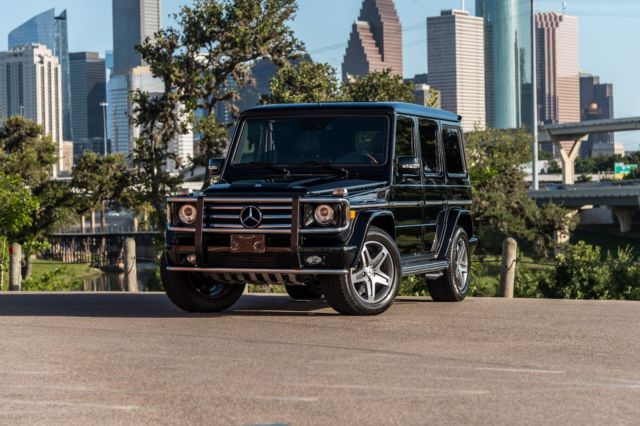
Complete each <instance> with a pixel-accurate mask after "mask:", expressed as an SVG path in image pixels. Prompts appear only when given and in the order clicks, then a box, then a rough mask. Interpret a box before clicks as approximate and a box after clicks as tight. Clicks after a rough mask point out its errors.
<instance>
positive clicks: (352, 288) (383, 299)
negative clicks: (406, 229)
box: [320, 227, 402, 315]
mask: <svg viewBox="0 0 640 426" xmlns="http://www.w3.org/2000/svg"><path fill="white" fill-rule="evenodd" d="M365 247H366V248H367V254H368V258H369V259H370V260H371V262H369V264H368V266H370V267H371V268H373V269H370V270H369V272H370V275H369V274H368V273H367V272H366V266H364V260H363V259H364V257H363V256H365ZM383 248H384V250H386V254H384V253H383V252H384V250H383ZM369 249H372V253H369ZM376 249H379V251H374V250H376ZM372 254H373V255H372ZM379 255H381V256H383V257H381V258H378V256H379ZM376 259H379V264H374V263H373V261H375V260H376ZM382 269H384V271H383V270H382ZM363 271H365V272H363ZM383 275H386V276H387V278H388V280H386V282H388V285H386V284H381V289H382V290H383V291H382V293H381V295H380V296H379V297H376V295H377V294H378V292H377V288H378V284H380V282H376V281H379V280H385V278H384V276H383ZM401 279H402V271H401V269H400V253H399V252H398V247H397V246H396V243H395V241H393V239H392V238H391V237H390V236H389V234H387V233H386V232H384V231H383V230H382V229H380V228H376V227H371V228H369V231H368V232H367V236H366V238H365V242H364V244H363V249H362V251H361V252H360V255H359V259H358V262H357V264H356V266H355V267H354V268H352V269H351V271H350V273H349V274H348V275H340V276H322V277H320V286H321V287H322V292H323V293H324V297H325V299H326V300H327V303H329V306H331V307H332V308H333V309H335V310H336V311H338V312H340V313H342V314H345V315H377V314H380V313H382V312H384V311H386V310H387V309H389V307H390V306H391V305H392V304H393V301H394V300H395V298H396V296H397V294H398V290H399V289H400V281H401ZM370 289H371V290H370Z"/></svg>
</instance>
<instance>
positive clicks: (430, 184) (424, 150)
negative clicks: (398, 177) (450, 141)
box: [418, 118, 449, 253]
mask: <svg viewBox="0 0 640 426" xmlns="http://www.w3.org/2000/svg"><path fill="white" fill-rule="evenodd" d="M418 137H419V140H420V152H421V157H422V170H423V178H422V179H423V180H422V182H423V191H424V192H423V199H424V204H423V208H422V218H423V224H424V225H423V241H424V245H425V248H426V251H427V252H428V253H430V252H434V251H435V249H436V248H435V247H433V244H434V241H435V238H436V228H437V222H438V216H439V215H440V214H441V213H442V212H444V210H445V208H446V203H447V199H448V196H449V193H448V188H447V186H446V181H445V176H444V165H443V159H442V149H441V146H442V143H441V142H440V139H441V131H440V125H439V123H438V121H436V120H431V119H428V118H419V119H418Z"/></svg>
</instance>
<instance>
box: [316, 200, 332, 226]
mask: <svg viewBox="0 0 640 426" xmlns="http://www.w3.org/2000/svg"><path fill="white" fill-rule="evenodd" d="M335 217H336V211H335V210H334V209H333V207H331V206H330V205H328V204H320V205H319V206H318V207H316V210H315V211H314V212H313V218H314V219H315V220H316V222H317V223H318V225H330V224H331V223H332V222H333V220H334V219H335Z"/></svg>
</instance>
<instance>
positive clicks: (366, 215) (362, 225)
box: [347, 210, 396, 268]
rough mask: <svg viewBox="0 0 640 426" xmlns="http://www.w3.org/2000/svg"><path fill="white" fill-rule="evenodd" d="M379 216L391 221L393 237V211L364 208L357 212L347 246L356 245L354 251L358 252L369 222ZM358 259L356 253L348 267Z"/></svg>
mask: <svg viewBox="0 0 640 426" xmlns="http://www.w3.org/2000/svg"><path fill="white" fill-rule="evenodd" d="M380 217H384V218H388V219H390V220H392V221H393V224H394V227H393V232H392V233H391V234H390V235H391V238H393V239H395V223H396V219H395V217H394V216H393V212H391V211H390V210H365V211H361V212H359V213H358V215H357V216H356V220H355V223H354V224H353V231H352V232H351V235H350V236H349V241H348V242H347V246H349V247H358V250H357V251H356V253H360V250H362V246H363V244H364V240H365V237H366V236H367V232H368V231H369V228H370V227H371V223H372V222H373V221H374V220H375V219H378V218H380ZM357 261H358V256H357V255H356V256H355V257H354V259H353V263H352V264H351V265H349V266H348V267H349V268H351V267H354V266H355V264H356V262H357Z"/></svg>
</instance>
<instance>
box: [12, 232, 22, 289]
mask: <svg viewBox="0 0 640 426" xmlns="http://www.w3.org/2000/svg"><path fill="white" fill-rule="evenodd" d="M21 261H22V247H20V244H18V243H13V244H11V248H10V249H9V290H10V291H20V290H21V289H22V268H21V265H20V262H21Z"/></svg>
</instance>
